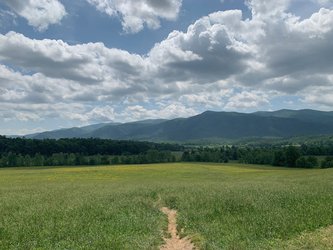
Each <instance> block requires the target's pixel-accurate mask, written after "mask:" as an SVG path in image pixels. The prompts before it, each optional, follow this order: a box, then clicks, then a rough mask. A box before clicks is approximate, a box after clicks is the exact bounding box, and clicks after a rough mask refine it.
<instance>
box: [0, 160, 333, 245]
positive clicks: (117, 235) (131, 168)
mask: <svg viewBox="0 0 333 250" xmlns="http://www.w3.org/2000/svg"><path fill="white" fill-rule="evenodd" d="M332 183H333V169H327V170H319V169H316V170H307V169H287V168H277V167H270V166H258V165H243V164H233V163H229V164H215V163H171V164H151V165H122V166H94V167H51V168H46V167H30V168H15V169H14V168H10V169H0V197H1V198H0V199H1V202H0V212H1V216H0V249H158V246H159V245H160V244H162V242H163V240H162V238H161V236H162V233H161V230H162V229H166V227H167V218H166V216H165V215H164V214H162V213H161V212H160V211H159V207H160V206H168V207H169V208H173V209H177V210H178V218H177V219H178V224H179V228H184V231H185V234H190V235H192V240H193V241H194V242H196V244H197V245H198V246H199V247H200V248H201V249H288V248H292V247H291V246H298V245H299V244H303V243H302V242H303V241H302V240H301V239H303V238H304V237H303V236H304V234H305V235H311V237H312V238H311V237H310V236H309V237H308V238H309V239H313V237H314V238H318V237H319V238H320V237H321V235H324V233H321V232H322V231H320V230H324V229H323V228H325V227H328V226H329V225H333V185H332ZM158 195H160V196H161V198H162V199H161V201H160V202H157V201H158ZM156 204H157V206H156ZM318 230H319V231H318ZM318 232H319V233H318ZM325 232H326V231H325ZM302 235H303V236H302ZM314 235H315V236H314ZM318 235H319V236H318ZM299 237H303V238H301V239H300V238H299ZM325 237H326V236H325ZM331 237H332V235H331ZM300 242H301V243H300ZM306 242H308V243H306ZM318 242H319V241H318ZM310 243H311V240H308V241H306V240H305V243H304V244H305V245H304V244H303V246H311V244H312V246H313V244H315V245H316V246H319V247H318V249H325V246H324V247H321V245H320V244H321V243H318V244H317V243H313V242H312V243H311V244H310ZM314 248H315V247H314ZM314 248H304V249H314ZM294 249H297V248H294ZM326 249H329V248H326Z"/></svg>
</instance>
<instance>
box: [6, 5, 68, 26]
mask: <svg viewBox="0 0 333 250" xmlns="http://www.w3.org/2000/svg"><path fill="white" fill-rule="evenodd" d="M0 2H3V3H5V4H7V5H8V6H9V7H11V8H12V9H13V10H14V11H15V12H16V13H17V14H18V15H20V16H22V17H24V18H25V19H27V20H28V24H29V25H31V26H33V27H35V28H36V29H37V30H38V31H45V30H46V29H47V28H48V26H49V25H51V24H59V23H60V21H61V19H62V18H63V17H64V16H65V15H66V14H67V13H66V10H65V7H64V6H63V5H62V4H61V3H60V2H59V1H58V0H0Z"/></svg>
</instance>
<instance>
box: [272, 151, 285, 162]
mask: <svg viewBox="0 0 333 250" xmlns="http://www.w3.org/2000/svg"><path fill="white" fill-rule="evenodd" d="M285 164H286V158H285V155H284V153H283V151H282V150H276V151H275V152H274V158H273V163H272V165H273V166H284V165H285Z"/></svg>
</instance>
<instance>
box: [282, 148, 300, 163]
mask: <svg viewBox="0 0 333 250" xmlns="http://www.w3.org/2000/svg"><path fill="white" fill-rule="evenodd" d="M300 156H301V155H300V153H299V152H298V150H297V149H296V148H295V147H294V146H289V147H287V148H286V151H285V157H286V165H287V167H290V168H294V167H296V160H297V159H298V158H299V157H300Z"/></svg>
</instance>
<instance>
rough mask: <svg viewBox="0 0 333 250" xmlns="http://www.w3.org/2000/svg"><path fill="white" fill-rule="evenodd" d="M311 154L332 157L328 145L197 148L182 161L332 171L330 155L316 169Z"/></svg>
mask: <svg viewBox="0 0 333 250" xmlns="http://www.w3.org/2000/svg"><path fill="white" fill-rule="evenodd" d="M314 155H333V147H332V146H326V147H325V146H312V147H311V146H310V147H309V146H307V145H302V146H300V147H294V146H286V147H253V148H251V147H246V148H242V147H235V146H232V147H228V146H223V147H219V148H208V147H206V148H202V147H200V148H198V149H196V150H194V149H192V150H186V151H184V153H183V155H182V161H187V162H191V161H194V162H224V163H227V162H228V161H230V160H237V161H238V162H239V163H245V164H260V165H272V166H286V167H297V168H319V167H321V168H332V167H333V156H328V157H326V158H325V160H324V161H323V162H322V163H321V165H320V166H319V164H318V160H317V158H316V157H315V156H314Z"/></svg>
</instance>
